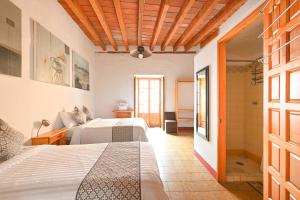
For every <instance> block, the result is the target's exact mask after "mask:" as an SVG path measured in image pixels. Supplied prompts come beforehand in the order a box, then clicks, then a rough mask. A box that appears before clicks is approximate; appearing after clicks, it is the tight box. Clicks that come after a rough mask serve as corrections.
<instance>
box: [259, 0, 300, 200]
mask: <svg viewBox="0 0 300 200" xmlns="http://www.w3.org/2000/svg"><path fill="white" fill-rule="evenodd" d="M294 1H297V2H295V3H294ZM291 4H293V5H292V6H291V8H290V9H288V11H287V12H286V13H285V10H286V9H287V8H288V7H289V6H290V5H291ZM264 14H265V16H264V29H265V30H266V29H267V27H269V26H270V25H271V24H272V23H274V24H273V25H272V26H271V28H270V29H269V30H268V31H266V33H265V34H264V63H265V65H264V71H265V75H264V78H265V80H264V83H265V88H264V105H265V106H264V199H272V200H277V199H282V200H283V199H284V200H286V199H291V200H296V199H298V200H299V199H300V38H299V35H300V25H299V24H300V18H299V17H300V15H299V0H276V1H275V0H273V1H271V3H270V5H269V6H268V8H267V9H266V10H265V13H264ZM280 15H282V16H281V17H279V16H280ZM278 17H279V20H278V21H276V19H277V18H278ZM298 38H299V39H298Z"/></svg>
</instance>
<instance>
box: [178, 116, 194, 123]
mask: <svg viewBox="0 0 300 200" xmlns="http://www.w3.org/2000/svg"><path fill="white" fill-rule="evenodd" d="M177 121H178V122H193V121H194V118H192V117H180V118H177Z"/></svg>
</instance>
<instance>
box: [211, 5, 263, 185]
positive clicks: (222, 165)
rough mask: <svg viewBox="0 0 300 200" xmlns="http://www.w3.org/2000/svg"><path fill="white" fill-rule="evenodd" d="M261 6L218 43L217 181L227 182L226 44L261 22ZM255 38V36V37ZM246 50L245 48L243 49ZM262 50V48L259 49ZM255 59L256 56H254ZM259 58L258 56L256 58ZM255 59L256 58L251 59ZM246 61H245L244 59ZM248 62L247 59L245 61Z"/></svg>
mask: <svg viewBox="0 0 300 200" xmlns="http://www.w3.org/2000/svg"><path fill="white" fill-rule="evenodd" d="M262 7H263V5H261V6H259V7H258V8H257V9H256V10H254V11H253V12H252V13H251V14H250V15H249V16H248V17H246V18H245V19H244V20H243V21H241V22H240V23H239V24H238V25H237V26H235V27H234V28H233V29H232V30H231V31H229V32H228V33H227V34H226V35H225V36H223V37H222V38H221V39H220V40H219V41H218V73H219V79H218V82H219V83H218V84H219V100H218V101H219V119H220V120H219V127H218V129H219V134H218V172H217V178H218V181H227V170H228V169H227V168H228V167H227V147H228V146H227V139H228V135H227V134H228V132H227V126H228V124H227V121H228V119H227V118H228V115H230V113H228V109H227V101H228V99H227V87H228V83H227V64H228V63H227V61H228V60H229V59H230V58H228V55H227V53H228V52H227V47H228V43H229V42H230V41H231V40H232V39H233V38H234V37H236V36H238V35H239V34H241V33H242V32H244V31H245V30H247V29H248V28H249V27H251V26H252V25H253V24H255V23H257V22H258V21H259V20H261V18H262V15H261V14H260V12H259V11H260V9H261V8H262ZM256 38H257V35H256ZM245 48H247V47H245ZM261 48H263V46H262V47H261ZM255 57H256V56H255ZM258 57H259V56H258ZM253 59H256V58H253ZM245 60H246V59H245ZM247 60H248V59H247ZM232 153H233V154H238V153H240V152H232ZM237 162H239V161H237Z"/></svg>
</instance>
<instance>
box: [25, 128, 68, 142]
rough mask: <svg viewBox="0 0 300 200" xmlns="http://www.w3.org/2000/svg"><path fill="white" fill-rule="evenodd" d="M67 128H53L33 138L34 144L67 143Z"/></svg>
mask: <svg viewBox="0 0 300 200" xmlns="http://www.w3.org/2000/svg"><path fill="white" fill-rule="evenodd" d="M67 130H68V129H67V128H63V129H60V130H53V131H50V132H47V133H43V134H41V135H39V136H37V137H33V138H31V141H32V145H41V144H59V145H64V144H66V141H65V134H66V132H67Z"/></svg>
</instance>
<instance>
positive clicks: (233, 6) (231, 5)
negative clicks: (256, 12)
mask: <svg viewBox="0 0 300 200" xmlns="http://www.w3.org/2000/svg"><path fill="white" fill-rule="evenodd" d="M246 1H247V0H230V1H229V2H228V3H227V4H226V6H225V7H224V8H223V9H222V10H221V11H220V12H219V13H218V14H217V15H216V16H215V17H214V18H213V19H212V20H210V21H209V22H208V23H207V24H206V25H205V26H204V28H203V29H201V31H200V32H198V33H197V34H196V35H195V36H194V37H193V38H192V39H191V40H190V41H188V42H187V44H186V45H185V46H184V48H185V51H188V50H190V49H191V48H192V47H193V46H195V45H196V44H198V43H199V42H200V41H201V40H203V39H204V38H205V37H207V36H208V35H209V34H210V33H211V32H212V31H213V30H215V29H217V28H218V27H219V26H220V25H221V24H222V23H223V22H224V21H226V20H227V19H228V18H229V17H230V16H231V15H232V14H233V13H234V12H235V11H236V10H237V9H239V8H240V7H241V6H242V5H243V4H244V3H245V2H246Z"/></svg>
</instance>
